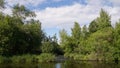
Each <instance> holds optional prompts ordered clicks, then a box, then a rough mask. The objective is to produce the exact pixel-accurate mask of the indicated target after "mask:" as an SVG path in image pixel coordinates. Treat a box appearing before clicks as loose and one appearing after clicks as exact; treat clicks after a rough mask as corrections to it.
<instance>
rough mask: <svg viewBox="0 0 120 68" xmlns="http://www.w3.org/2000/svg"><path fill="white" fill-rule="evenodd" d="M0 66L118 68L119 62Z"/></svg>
mask: <svg viewBox="0 0 120 68" xmlns="http://www.w3.org/2000/svg"><path fill="white" fill-rule="evenodd" d="M0 68H120V63H118V64H116V63H104V62H96V61H79V62H78V61H77V62H73V61H72V62H71V61H66V62H49V63H38V64H33V63H29V64H0Z"/></svg>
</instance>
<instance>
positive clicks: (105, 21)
mask: <svg viewBox="0 0 120 68" xmlns="http://www.w3.org/2000/svg"><path fill="white" fill-rule="evenodd" d="M96 21H97V24H98V29H103V28H106V27H112V26H111V17H110V16H109V14H108V13H107V12H106V11H104V10H103V9H101V11H100V17H98V18H97V20H96Z"/></svg>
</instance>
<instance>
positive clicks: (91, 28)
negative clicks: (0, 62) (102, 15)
mask: <svg viewBox="0 0 120 68" xmlns="http://www.w3.org/2000/svg"><path fill="white" fill-rule="evenodd" d="M97 30H98V24H97V22H96V20H93V21H92V22H91V23H90V25H89V32H90V33H94V32H96V31H97Z"/></svg>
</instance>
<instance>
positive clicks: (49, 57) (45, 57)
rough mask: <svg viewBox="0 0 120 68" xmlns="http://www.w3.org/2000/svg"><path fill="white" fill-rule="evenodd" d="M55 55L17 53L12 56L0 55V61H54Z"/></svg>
mask: <svg viewBox="0 0 120 68" xmlns="http://www.w3.org/2000/svg"><path fill="white" fill-rule="evenodd" d="M54 59H55V55H53V54H50V53H42V54H40V55H30V54H26V55H17V56H12V57H3V56H0V63H39V62H50V61H54Z"/></svg>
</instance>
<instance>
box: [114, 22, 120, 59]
mask: <svg viewBox="0 0 120 68" xmlns="http://www.w3.org/2000/svg"><path fill="white" fill-rule="evenodd" d="M114 47H115V53H114V57H115V59H116V60H120V20H119V21H118V22H117V23H116V25H115V29H114Z"/></svg>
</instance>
